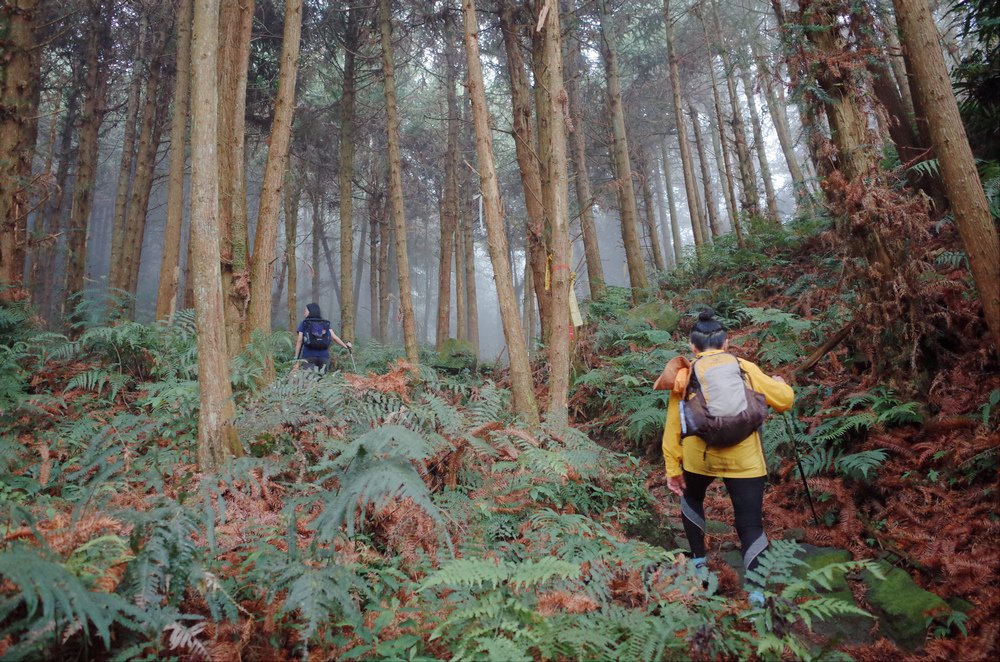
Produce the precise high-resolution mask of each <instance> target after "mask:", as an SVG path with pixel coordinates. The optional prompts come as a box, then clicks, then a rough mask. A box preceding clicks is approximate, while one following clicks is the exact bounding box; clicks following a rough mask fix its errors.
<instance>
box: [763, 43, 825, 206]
mask: <svg viewBox="0 0 1000 662" xmlns="http://www.w3.org/2000/svg"><path fill="white" fill-rule="evenodd" d="M750 51H751V53H752V54H753V58H754V60H755V61H756V62H757V73H758V75H759V77H760V80H761V83H762V84H763V88H764V100H765V101H766V102H767V112H768V114H770V116H771V124H773V125H774V131H775V133H777V134H778V143H779V144H780V145H781V153H782V154H784V156H785V163H786V164H787V166H788V174H789V175H790V176H791V178H792V186H793V188H794V189H795V198H796V199H797V200H798V201H799V204H803V203H808V202H809V199H810V197H811V196H810V194H809V187H808V186H806V178H805V175H804V174H803V173H802V167H801V166H800V165H799V159H798V156H796V154H795V141H793V140H792V132H791V130H790V129H789V127H788V114H787V113H786V112H785V106H784V104H780V103H778V99H777V98H776V97H775V94H774V81H773V76H772V74H770V72H769V71H768V70H767V67H766V66H765V62H764V57H763V55H762V54H761V52H760V47H759V46H758V45H757V43H756V42H755V41H754V40H753V39H751V40H750Z"/></svg>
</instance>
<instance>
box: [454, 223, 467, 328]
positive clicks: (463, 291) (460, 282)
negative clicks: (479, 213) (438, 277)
mask: <svg viewBox="0 0 1000 662" xmlns="http://www.w3.org/2000/svg"><path fill="white" fill-rule="evenodd" d="M468 223H469V219H467V218H466V217H465V214H464V213H462V212H461V211H459V214H458V227H456V229H455V233H456V234H455V337H456V338H458V339H459V340H468V338H469V318H468V315H467V310H468V305H469V292H468V289H467V288H466V286H465V274H466V269H465V226H466V225H468Z"/></svg>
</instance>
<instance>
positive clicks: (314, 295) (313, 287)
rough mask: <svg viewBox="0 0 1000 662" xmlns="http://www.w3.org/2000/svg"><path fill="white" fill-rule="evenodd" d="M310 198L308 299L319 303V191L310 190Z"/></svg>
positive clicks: (320, 213) (320, 231)
mask: <svg viewBox="0 0 1000 662" xmlns="http://www.w3.org/2000/svg"><path fill="white" fill-rule="evenodd" d="M309 197H310V198H312V237H311V239H312V263H311V269H310V275H311V278H310V283H309V286H310V292H309V293H310V295H311V296H310V300H311V302H312V303H319V296H320V279H319V276H320V237H321V236H322V234H323V214H322V212H321V211H320V209H321V202H320V193H319V192H318V191H312V192H310V196H309Z"/></svg>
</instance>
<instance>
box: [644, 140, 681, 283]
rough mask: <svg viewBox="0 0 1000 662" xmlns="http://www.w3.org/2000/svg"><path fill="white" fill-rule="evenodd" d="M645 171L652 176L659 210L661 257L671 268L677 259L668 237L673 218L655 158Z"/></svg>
mask: <svg viewBox="0 0 1000 662" xmlns="http://www.w3.org/2000/svg"><path fill="white" fill-rule="evenodd" d="M646 172H647V173H648V175H649V176H651V177H652V178H653V190H654V191H655V192H656V208H657V209H658V210H659V212H660V221H659V227H660V237H661V238H662V239H663V257H664V259H665V260H666V263H667V269H673V268H674V267H676V266H677V260H676V259H675V257H674V247H673V243H674V242H673V241H672V240H671V237H670V226H671V224H672V223H673V220H672V219H671V217H670V211H669V209H668V208H667V201H666V199H665V197H664V194H663V177H662V176H661V175H660V166H659V163H658V162H657V160H656V159H655V158H653V160H652V163H651V164H650V170H647V171H646Z"/></svg>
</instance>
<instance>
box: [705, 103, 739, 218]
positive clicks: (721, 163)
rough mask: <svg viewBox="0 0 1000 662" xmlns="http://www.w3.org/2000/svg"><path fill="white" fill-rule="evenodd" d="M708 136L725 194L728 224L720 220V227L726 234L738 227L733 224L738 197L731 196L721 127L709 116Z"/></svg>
mask: <svg viewBox="0 0 1000 662" xmlns="http://www.w3.org/2000/svg"><path fill="white" fill-rule="evenodd" d="M708 135H709V137H710V138H711V139H712V158H713V159H714V160H715V174H716V175H718V178H719V186H720V187H721V188H722V190H723V193H724V195H723V196H722V199H723V200H724V201H725V204H726V222H725V223H723V222H722V221H721V219H720V222H719V225H720V226H721V227H722V229H723V232H726V231H730V230H734V229H735V227H736V225H735V224H734V223H733V218H735V217H736V214H737V210H736V205H735V201H736V196H735V195H733V196H730V194H731V193H733V189H731V188H730V186H731V185H732V181H731V180H727V178H726V166H725V158H724V157H723V156H722V137H721V134H720V132H719V127H718V125H717V124H716V123H715V119H714V118H713V117H712V116H711V115H709V116H708Z"/></svg>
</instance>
